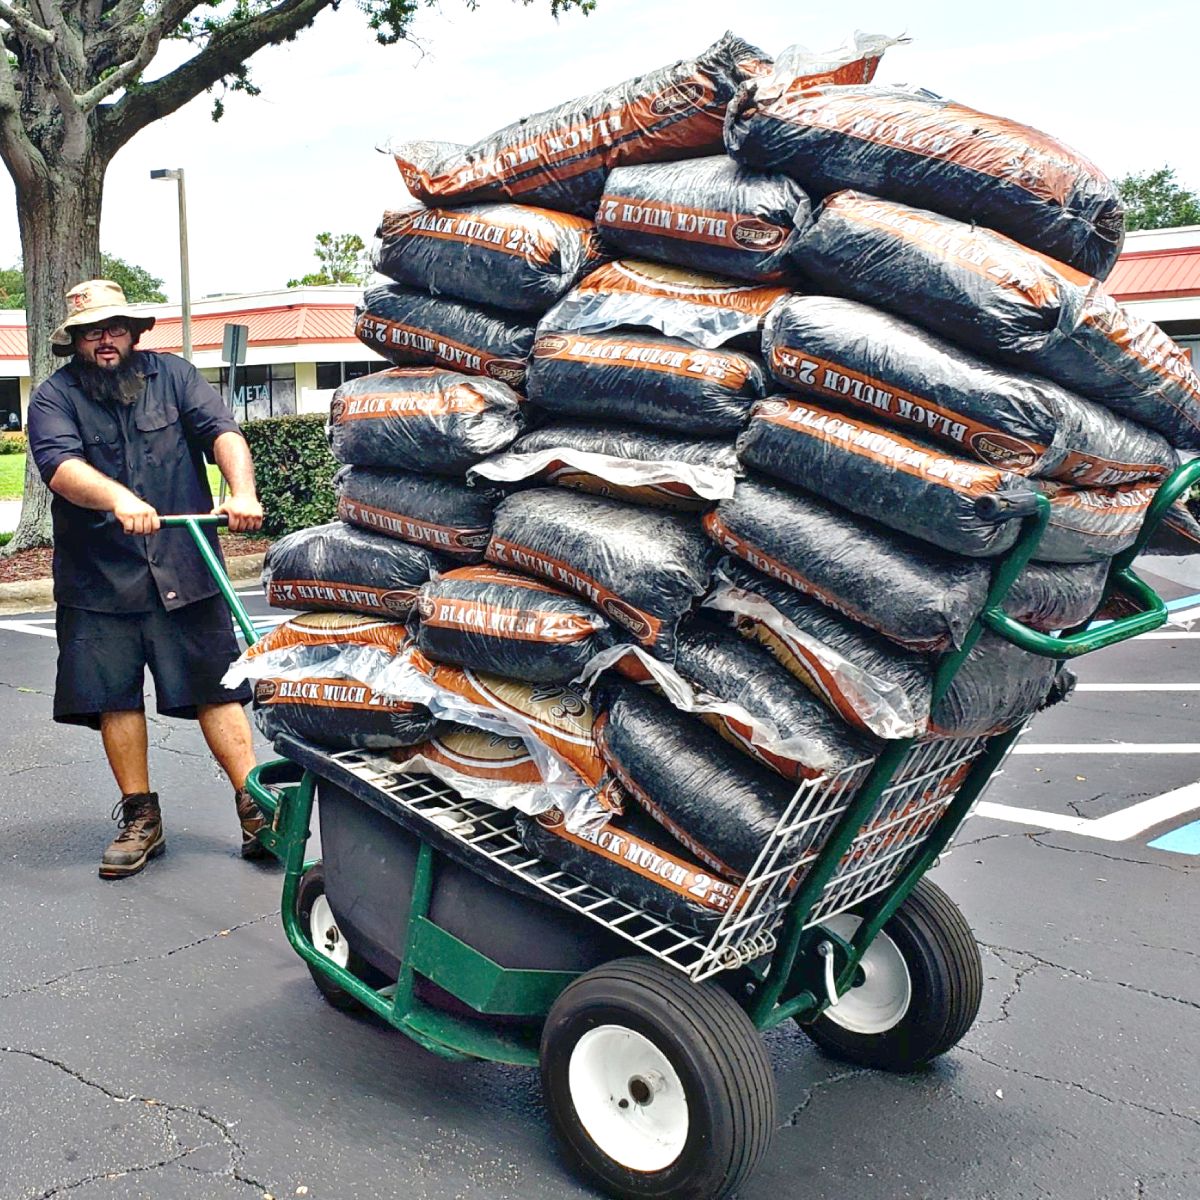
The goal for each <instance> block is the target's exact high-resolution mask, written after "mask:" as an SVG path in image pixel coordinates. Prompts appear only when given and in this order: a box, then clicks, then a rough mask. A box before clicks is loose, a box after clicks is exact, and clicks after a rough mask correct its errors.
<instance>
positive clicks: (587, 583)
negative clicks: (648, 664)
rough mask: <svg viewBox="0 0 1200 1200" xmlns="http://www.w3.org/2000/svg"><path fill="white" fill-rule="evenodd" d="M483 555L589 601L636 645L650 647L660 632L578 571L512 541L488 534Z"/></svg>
mask: <svg viewBox="0 0 1200 1200" xmlns="http://www.w3.org/2000/svg"><path fill="white" fill-rule="evenodd" d="M487 556H488V558H489V559H491V560H492V562H495V563H498V564H500V565H501V566H508V567H514V568H516V569H517V570H521V571H532V572H533V573H534V574H536V575H541V576H543V577H544V578H546V579H550V580H552V581H553V582H555V583H561V584H563V585H564V586H566V587H568V588H570V589H571V591H573V592H575V593H576V594H578V595H580V596H583V597H584V599H586V600H589V601H591V603H592V604H594V605H595V606H596V607H597V608H598V609H600V611H601V612H602V613H604V614H605V616H607V617H610V618H612V620H614V621H616V622H617V624H618V625H620V626H621V627H622V628H623V629H626V630H628V631H629V632H630V633H631V634H633V636H634V637H635V638H637V640H638V641H639V642H641V643H642V644H643V645H646V646H653V645H654V643H655V642H656V641H657V640H658V636H659V634H660V633H661V631H662V627H663V623H662V621H661V620H659V618H658V617H654V616H651V615H650V614H649V613H648V612H644V611H643V610H642V609H639V608H635V607H634V606H633V605H632V604H630V603H628V601H626V600H623V599H622V598H621V597H620V596H618V595H616V594H615V593H614V592H610V591H609V590H608V589H607V588H606V587H604V585H603V584H601V583H598V582H597V581H596V580H595V579H592V578H591V577H590V576H588V575H584V574H583V573H582V572H581V571H577V570H576V569H575V568H574V567H572V566H569V565H568V564H567V563H565V562H562V561H561V560H560V559H557V558H552V557H550V555H548V554H540V553H536V552H535V551H532V550H529V549H527V548H526V547H524V546H519V545H517V543H516V542H510V541H506V540H505V539H504V538H500V537H497V536H496V535H495V534H493V535H492V540H491V541H490V542H488V548H487Z"/></svg>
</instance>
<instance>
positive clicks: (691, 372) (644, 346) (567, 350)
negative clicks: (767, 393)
mask: <svg viewBox="0 0 1200 1200" xmlns="http://www.w3.org/2000/svg"><path fill="white" fill-rule="evenodd" d="M533 357H534V358H557V359H566V360H568V361H570V362H577V363H588V364H593V365H602V364H605V363H612V364H615V365H617V366H622V367H640V368H643V369H645V370H647V371H661V372H663V373H664V374H667V375H678V376H680V377H682V378H685V379H712V380H716V381H717V382H718V383H719V384H721V385H722V386H723V387H727V388H729V389H731V390H733V391H739V390H740V389H742V388H743V387H745V386H746V382H747V380H748V379H749V378H750V363H749V361H748V360H747V359H745V358H738V357H735V356H733V355H729V354H722V353H720V352H719V351H716V350H701V349H698V348H683V347H676V346H664V345H662V343H661V342H654V341H641V340H637V339H628V340H626V339H623V338H616V337H603V338H593V337H585V336H581V335H579V334H564V333H544V334H542V336H541V337H539V338H538V339H537V340H536V341H535V342H534V343H533Z"/></svg>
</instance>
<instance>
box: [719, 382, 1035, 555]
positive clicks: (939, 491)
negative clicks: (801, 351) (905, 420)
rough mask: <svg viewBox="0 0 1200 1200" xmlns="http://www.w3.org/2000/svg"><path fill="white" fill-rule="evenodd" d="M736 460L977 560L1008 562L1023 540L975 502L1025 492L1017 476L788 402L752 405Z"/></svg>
mask: <svg viewBox="0 0 1200 1200" xmlns="http://www.w3.org/2000/svg"><path fill="white" fill-rule="evenodd" d="M738 457H739V458H740V459H741V460H742V462H743V463H744V464H746V465H747V466H749V467H753V468H755V469H756V470H759V471H762V472H764V473H766V474H768V475H772V476H774V477H775V478H777V479H782V480H783V481H784V482H785V483H790V484H794V485H796V486H799V487H803V488H804V489H805V490H806V491H810V492H814V493H815V494H816V495H818V496H821V497H823V498H824V499H826V500H829V501H831V502H832V503H835V504H840V505H841V506H842V507H843V508H846V509H849V510H850V511H851V512H856V513H858V514H859V515H860V516H863V517H870V518H872V519H874V520H876V521H879V522H880V523H881V524H883V525H887V526H889V527H890V528H892V529H896V530H899V531H900V532H901V533H907V534H911V535H912V536H913V537H917V538H920V539H921V540H922V541H924V542H932V543H933V544H934V545H935V546H940V547H941V548H942V549H943V550H950V551H952V552H953V553H955V554H966V555H969V556H970V557H973V558H978V557H986V556H993V555H997V554H1003V553H1004V552H1005V551H1006V550H1008V549H1009V548H1010V547H1011V546H1012V544H1013V543H1014V542H1015V541H1016V540H1017V535H1018V533H1019V532H1020V523H1019V522H1017V521H1004V522H999V523H997V522H994V521H985V520H982V519H981V518H980V517H978V516H976V515H975V502H976V500H978V499H979V498H980V497H983V496H1005V495H1008V494H1011V493H1013V492H1022V491H1027V490H1028V488H1027V485H1026V484H1025V483H1024V481H1023V480H1021V479H1020V478H1019V477H1018V476H1016V475H1014V474H1012V472H1010V471H1003V470H1000V469H999V468H997V467H989V466H985V465H984V464H982V463H976V462H971V461H969V460H967V459H965V458H956V457H954V456H953V455H950V454H945V453H942V452H940V451H938V450H936V449H933V448H931V447H927V446H924V445H921V444H920V443H918V442H915V441H913V440H911V439H910V438H906V437H902V436H901V435H900V434H898V433H892V432H891V431H890V430H887V429H883V428H880V427H877V426H874V425H869V424H867V423H866V422H865V421H859V420H852V419H851V418H849V417H843V416H839V415H838V414H837V413H834V412H830V411H828V410H827V409H822V408H817V407H816V406H815V405H810V404H807V403H805V402H804V401H802V400H791V399H787V398H785V397H782V396H780V397H776V398H773V399H770V400H764V401H762V402H761V403H759V404H756V405H755V406H754V413H753V416H752V419H751V421H750V424H749V426H748V427H747V429H746V431H745V432H744V433H743V434H742V435H741V437H740V438H738Z"/></svg>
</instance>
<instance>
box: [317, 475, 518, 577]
mask: <svg viewBox="0 0 1200 1200" xmlns="http://www.w3.org/2000/svg"><path fill="white" fill-rule="evenodd" d="M333 489H334V491H335V492H336V493H337V498H338V500H337V515H338V516H339V517H340V518H341V519H342V520H343V521H345V522H346V523H347V524H350V525H357V526H358V527H359V528H360V529H369V530H370V531H371V532H372V533H381V534H383V535H384V536H385V537H394V538H399V539H400V540H401V541H403V542H413V543H414V544H415V545H418V546H428V547H430V549H432V550H438V551H440V552H441V553H442V554H449V555H451V556H452V557H453V558H456V559H458V560H459V561H460V562H479V561H480V560H481V559H482V558H483V551H484V549H485V548H486V546H487V542H488V538H489V537H490V536H491V533H492V511H493V510H494V509H495V507H496V505H497V504H499V503H500V501H501V499H502V498H503V495H504V493H503V492H501V491H500V490H499V489H498V488H488V487H467V486H466V485H465V484H462V483H459V482H458V481H457V480H452V479H444V478H441V477H440V476H437V475H418V474H416V473H414V472H412V471H399V470H394V469H393V470H390V471H389V470H380V469H377V468H375V467H343V468H342V469H341V470H340V471H339V472H338V473H337V474H336V475H335V476H334V477H333Z"/></svg>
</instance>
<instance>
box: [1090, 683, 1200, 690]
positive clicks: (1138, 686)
mask: <svg viewBox="0 0 1200 1200" xmlns="http://www.w3.org/2000/svg"><path fill="white" fill-rule="evenodd" d="M1075 690H1076V691H1077V692H1200V683H1077V684H1076V685H1075Z"/></svg>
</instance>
